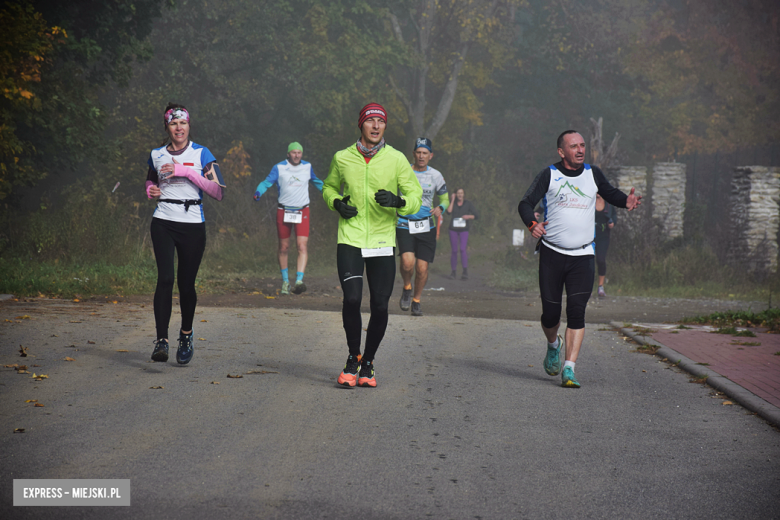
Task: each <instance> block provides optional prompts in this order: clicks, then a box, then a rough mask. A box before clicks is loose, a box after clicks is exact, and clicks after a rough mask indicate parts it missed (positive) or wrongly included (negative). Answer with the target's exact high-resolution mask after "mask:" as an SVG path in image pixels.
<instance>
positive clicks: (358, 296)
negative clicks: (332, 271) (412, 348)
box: [336, 244, 395, 361]
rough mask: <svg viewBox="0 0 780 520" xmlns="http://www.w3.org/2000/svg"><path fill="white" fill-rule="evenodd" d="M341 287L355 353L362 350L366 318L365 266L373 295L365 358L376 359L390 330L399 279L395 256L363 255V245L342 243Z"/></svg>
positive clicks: (351, 349)
mask: <svg viewBox="0 0 780 520" xmlns="http://www.w3.org/2000/svg"><path fill="white" fill-rule="evenodd" d="M336 263H337V265H338V271H339V280H341V290H342V291H344V304H343V307H342V309H341V317H342V320H343V321H344V331H345V332H346V334H347V346H348V347H349V353H350V354H352V355H353V356H357V355H358V354H360V335H361V333H362V331H363V320H362V317H361V315H360V302H361V301H362V299H363V269H364V267H365V271H366V278H367V279H368V290H369V294H370V296H371V305H370V306H371V318H370V319H369V321H368V332H367V334H366V348H365V351H364V352H363V358H365V359H366V360H367V361H373V360H374V356H375V355H376V351H377V349H378V348H379V343H381V342H382V338H384V337H385V330H387V305H388V303H389V302H390V296H392V294H393V282H394V281H395V256H375V257H372V258H363V256H362V254H361V252H360V248H359V247H354V246H350V245H347V244H339V245H338V249H337V253H336Z"/></svg>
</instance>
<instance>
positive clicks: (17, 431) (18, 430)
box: [14, 428, 24, 433]
mask: <svg viewBox="0 0 780 520" xmlns="http://www.w3.org/2000/svg"><path fill="white" fill-rule="evenodd" d="M14 433H24V428H15V429H14Z"/></svg>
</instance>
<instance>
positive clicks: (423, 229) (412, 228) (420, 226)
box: [409, 218, 431, 235]
mask: <svg viewBox="0 0 780 520" xmlns="http://www.w3.org/2000/svg"><path fill="white" fill-rule="evenodd" d="M430 230H431V219H429V218H426V219H425V220H410V221H409V233H411V234H412V235H416V234H417V233H427V232H428V231H430Z"/></svg>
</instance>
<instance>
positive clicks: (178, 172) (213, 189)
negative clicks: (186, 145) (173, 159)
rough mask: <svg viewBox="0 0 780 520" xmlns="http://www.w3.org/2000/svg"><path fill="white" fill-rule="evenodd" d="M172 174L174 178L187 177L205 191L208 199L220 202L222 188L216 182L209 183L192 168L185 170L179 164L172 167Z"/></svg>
mask: <svg viewBox="0 0 780 520" xmlns="http://www.w3.org/2000/svg"><path fill="white" fill-rule="evenodd" d="M173 174H174V175H175V176H176V177H187V178H188V179H189V180H190V182H192V183H193V184H194V185H195V186H197V187H198V188H200V189H202V190H203V191H205V192H206V193H207V194H208V195H209V196H210V197H212V198H214V199H217V200H222V188H220V186H219V184H217V183H216V182H211V181H210V180H208V179H207V178H205V177H202V176H201V175H198V174H197V173H196V172H195V170H193V169H192V168H187V167H186V166H182V165H181V164H174V165H173Z"/></svg>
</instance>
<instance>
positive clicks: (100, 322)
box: [0, 302, 780, 519]
mask: <svg viewBox="0 0 780 520" xmlns="http://www.w3.org/2000/svg"><path fill="white" fill-rule="evenodd" d="M25 316H26V317H25ZM196 318H197V319H196V325H195V337H196V338H203V340H199V339H198V340H196V352H195V357H194V359H193V361H192V363H191V364H190V365H188V366H184V367H181V366H178V365H177V364H176V362H175V360H174V356H173V355H172V356H171V361H169V362H168V363H167V364H160V363H152V362H151V361H150V359H149V355H150V353H151V348H152V345H151V338H152V337H153V335H154V334H153V330H154V326H153V317H152V312H151V308H150V306H145V307H141V306H140V305H138V304H117V305H112V304H110V303H108V304H98V303H95V302H91V303H87V304H84V303H80V304H74V303H67V302H48V303H37V304H22V303H8V302H6V303H3V304H0V344H1V345H2V347H0V362H1V364H2V365H12V364H22V363H23V364H26V365H28V370H29V371H30V372H35V373H36V374H38V375H40V374H45V375H47V376H48V378H47V379H43V380H42V381H36V380H34V379H32V378H31V375H32V374H31V373H30V374H18V373H17V372H16V370H15V369H14V368H2V369H0V393H1V394H2V397H1V398H0V423H1V424H2V427H1V428H0V442H1V443H2V446H3V449H2V450H0V468H2V475H3V478H2V481H0V518H107V517H110V518H167V519H177V518H186V519H212V518H228V517H230V518H285V519H286V518H295V519H298V518H303V519H308V518H344V517H352V518H361V519H413V518H456V519H461V518H462V519H466V518H483V519H488V518H499V519H501V518H664V519H668V518H686V519H688V518H777V517H778V516H780V498H779V496H780V495H779V494H778V492H777V490H778V489H780V464H779V461H780V433H778V431H777V430H776V429H774V428H773V427H771V426H769V425H768V424H767V423H765V422H764V421H763V420H761V419H760V418H758V417H757V416H755V415H752V414H750V413H748V412H746V410H745V409H743V408H741V407H739V406H737V405H727V404H724V400H723V399H722V398H720V397H719V396H715V395H713V391H712V390H711V389H709V388H708V387H706V386H702V385H700V384H694V383H691V382H689V376H688V375H686V374H685V373H681V372H680V371H678V370H677V369H675V368H672V367H670V366H669V365H668V363H664V362H661V361H660V360H659V359H658V358H656V357H653V356H649V355H646V354H640V353H637V352H635V351H634V347H635V345H633V344H632V343H630V342H627V341H625V340H624V339H623V338H622V337H621V336H620V335H618V334H617V333H616V332H614V331H612V330H611V329H607V328H604V327H603V326H592V327H590V328H588V329H587V333H586V339H585V343H584V346H583V351H582V354H581V358H580V362H578V363H577V376H578V378H579V380H580V382H581V383H582V384H583V387H582V388H581V389H579V390H575V389H564V388H561V387H560V386H559V384H560V378H559V377H549V376H547V375H546V374H545V373H544V371H543V369H542V357H543V354H544V350H543V343H542V341H541V334H540V331H539V326H538V324H537V323H536V322H530V321H513V320H492V319H481V318H458V317H437V316H425V317H424V318H411V317H408V316H399V315H392V316H391V317H390V324H389V327H388V332H387V336H386V338H385V341H384V342H383V344H382V346H381V348H380V350H379V353H378V357H377V359H376V372H377V380H378V387H377V388H376V389H364V388H356V389H351V390H350V389H343V388H340V387H338V386H337V385H336V382H335V379H336V376H337V375H338V373H339V372H340V370H341V368H342V367H343V363H344V360H345V359H346V355H347V352H346V347H345V342H344V334H343V329H342V327H341V316H340V314H339V313H334V312H322V311H311V310H305V311H302V310H290V309H272V308H254V309H246V308H244V309H236V308H213V307H212V308H208V307H201V308H199V309H198V314H197V316H196ZM176 319H177V315H174V318H173V322H174V323H175V321H176ZM4 320H7V321H4ZM200 320H207V321H205V322H201V321H200ZM365 323H367V316H365ZM599 327H600V328H599ZM90 342H93V343H90ZM20 345H23V346H24V347H26V348H27V352H28V353H29V356H28V357H26V358H22V357H20V356H19V353H18V350H19V346H20ZM124 351H126V352H124ZM66 357H69V358H71V359H73V361H65V360H64V358H66ZM34 365H39V366H37V367H36V366H34ZM228 374H230V375H241V376H242V377H241V378H229V377H228ZM158 386H159V387H162V388H161V389H153V388H152V387H158ZM31 399H36V400H37V401H38V403H40V404H43V405H44V406H43V407H35V406H34V404H33V403H26V402H25V401H27V400H31ZM15 428H24V429H25V432H24V433H13V431H14V429H15ZM21 478H63V479H64V478H127V479H130V480H131V486H132V499H131V500H132V505H131V506H130V507H115V508H110V509H106V508H101V507H93V508H84V507H29V508H22V507H13V506H12V481H13V479H21Z"/></svg>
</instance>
